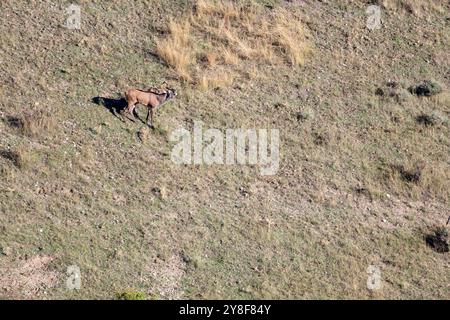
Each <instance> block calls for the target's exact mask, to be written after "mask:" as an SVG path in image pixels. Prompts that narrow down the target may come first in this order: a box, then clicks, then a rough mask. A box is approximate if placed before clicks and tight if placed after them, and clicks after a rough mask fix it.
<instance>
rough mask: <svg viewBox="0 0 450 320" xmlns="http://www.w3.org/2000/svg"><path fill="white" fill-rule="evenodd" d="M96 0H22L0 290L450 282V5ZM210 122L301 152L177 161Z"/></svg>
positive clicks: (403, 294)
mask: <svg viewBox="0 0 450 320" xmlns="http://www.w3.org/2000/svg"><path fill="white" fill-rule="evenodd" d="M75 3H76V4H78V5H80V7H81V25H80V27H81V28H80V29H69V28H67V26H66V20H67V19H68V16H69V13H68V12H67V11H66V8H67V7H68V6H69V5H70V4H71V2H70V1H58V2H55V1H50V0H32V1H24V0H14V1H12V0H3V1H1V2H0V18H1V19H0V43H1V50H0V64H1V68H0V136H1V139H0V298H3V299H182V298H188V299H194V298H200V299H212V298H218V299H260V298H273V299H330V298H333V299H339V298H341V299H343V298H345V299H352V298H355V299H413V298H418V299H448V298H450V282H449V279H450V268H449V267H450V256H449V253H448V228H449V227H450V226H447V227H446V226H445V223H446V222H447V219H448V217H449V215H450V120H449V117H450V93H449V91H448V90H449V88H450V47H449V43H450V39H449V38H450V23H449V21H450V4H449V3H448V1H443V0H442V1H437V0H433V1H412V0H397V1H396V0H378V1H344V0H337V1H328V0H327V1H325V0H324V1H301V0H291V1H282V0H254V1H252V0H247V1H238V2H237V3H236V2H232V1H213V0H212V1H205V0H203V1H200V0H199V1H195V0H183V1H182V0H176V1H170V2H167V1H162V0H136V1H123V0H111V1H106V0H105V1H100V0H92V1H88V0H79V1H75ZM370 5H377V6H378V8H380V10H381V25H380V28H369V27H368V26H367V23H368V22H367V20H368V13H367V12H366V10H367V8H368V7H369V6H370ZM164 81H166V82H167V83H168V84H170V85H171V86H173V87H175V88H176V89H177V93H178V95H177V97H176V98H175V99H173V100H172V101H170V102H168V103H167V104H165V105H164V106H163V107H162V108H161V109H159V110H158V111H157V113H156V115H155V119H154V126H155V127H154V129H150V128H148V127H146V126H145V124H144V123H142V122H140V121H139V120H136V121H135V122H132V121H126V122H123V121H122V120H121V118H120V117H119V116H117V112H119V111H120V110H121V108H123V93H124V92H125V91H126V90H127V89H129V88H142V89H145V88H150V87H154V86H159V85H160V84H161V83H163V82H164ZM137 110H138V113H139V116H140V118H142V119H144V118H145V115H146V108H145V107H143V106H139V107H137ZM194 121H202V122H203V126H204V127H205V128H217V129H219V130H221V131H225V130H226V129H229V128H244V129H251V128H255V129H279V130H280V156H281V159H280V167H279V170H278V171H277V172H276V174H274V175H268V176H262V175H261V174H260V170H259V168H258V166H257V165H217V164H216V165H206V164H204V165H178V164H175V163H174V162H172V161H171V152H172V148H173V145H174V143H173V142H172V141H170V135H171V132H173V130H175V129H177V128H185V129H187V130H192V128H193V126H194ZM70 266H75V269H76V268H79V271H80V279H81V283H80V286H79V289H76V288H75V289H73V287H71V286H70V279H73V278H71V277H73V274H72V273H71V272H70V270H74V268H73V267H71V268H69V267H70ZM68 268H69V273H68ZM374 275H375V276H377V277H379V281H378V280H377V279H375V282H373V277H374ZM68 280H69V281H68ZM374 283H375V285H374Z"/></svg>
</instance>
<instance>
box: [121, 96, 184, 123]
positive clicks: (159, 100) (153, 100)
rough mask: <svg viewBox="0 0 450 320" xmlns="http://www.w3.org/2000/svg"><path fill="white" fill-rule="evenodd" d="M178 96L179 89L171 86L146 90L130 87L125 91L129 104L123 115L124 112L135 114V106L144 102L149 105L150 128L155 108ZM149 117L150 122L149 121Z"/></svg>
mask: <svg viewBox="0 0 450 320" xmlns="http://www.w3.org/2000/svg"><path fill="white" fill-rule="evenodd" d="M176 96H177V91H176V90H175V89H173V88H169V87H166V88H165V89H158V88H149V89H148V90H146V91H144V90H140V89H129V90H127V92H125V99H126V100H127V104H128V106H127V107H126V108H125V110H124V111H123V114H122V116H124V114H132V115H133V116H134V108H135V107H136V105H137V104H142V105H144V106H146V107H147V118H146V120H145V122H146V123H147V125H148V126H149V127H150V128H153V113H154V112H155V110H156V109H157V108H159V107H161V106H162V105H163V104H165V103H166V102H167V101H169V100H171V99H173V98H174V97H176ZM149 117H150V124H149V122H148V119H149ZM127 118H128V117H127ZM128 119H129V118H128ZM130 120H131V119H130Z"/></svg>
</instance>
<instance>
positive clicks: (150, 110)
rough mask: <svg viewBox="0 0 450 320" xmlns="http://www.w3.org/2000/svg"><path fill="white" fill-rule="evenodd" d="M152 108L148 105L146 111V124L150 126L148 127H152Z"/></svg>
mask: <svg viewBox="0 0 450 320" xmlns="http://www.w3.org/2000/svg"><path fill="white" fill-rule="evenodd" d="M153 111H154V110H153V108H152V107H149V108H148V113H147V125H148V126H149V127H150V128H152V129H153V128H154V127H153ZM149 116H150V124H149V123H148V118H149Z"/></svg>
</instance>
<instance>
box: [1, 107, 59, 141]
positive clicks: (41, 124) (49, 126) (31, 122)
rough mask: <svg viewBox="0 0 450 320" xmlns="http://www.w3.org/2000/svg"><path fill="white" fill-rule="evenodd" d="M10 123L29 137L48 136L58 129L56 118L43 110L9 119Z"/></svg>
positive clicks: (28, 112) (27, 112)
mask: <svg viewBox="0 0 450 320" xmlns="http://www.w3.org/2000/svg"><path fill="white" fill-rule="evenodd" d="M8 123H9V125H10V126H11V127H14V128H16V129H17V130H19V131H20V132H21V133H22V134H23V135H26V136H29V137H36V136H38V135H47V134H50V133H52V132H53V131H54V130H55V128H56V121H55V118H54V116H52V114H51V113H49V112H47V111H43V110H33V111H26V112H24V113H22V114H21V115H19V116H17V117H9V118H8Z"/></svg>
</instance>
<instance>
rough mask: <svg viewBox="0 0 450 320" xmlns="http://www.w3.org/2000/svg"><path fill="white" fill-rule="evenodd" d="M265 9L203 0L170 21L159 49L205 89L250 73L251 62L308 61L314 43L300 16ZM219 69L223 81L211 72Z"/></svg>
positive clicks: (181, 73)
mask: <svg viewBox="0 0 450 320" xmlns="http://www.w3.org/2000/svg"><path fill="white" fill-rule="evenodd" d="M264 10H265V9H264V7H263V6H261V5H260V4H258V3H256V2H254V1H247V2H245V3H236V2H233V1H225V0H223V1H205V0H198V1H197V2H196V5H195V6H194V8H193V9H192V11H191V12H188V13H187V14H186V15H185V16H184V17H182V18H180V19H179V20H177V21H176V20H174V19H172V18H171V19H170V20H169V22H168V26H167V29H168V32H169V36H168V37H166V38H163V39H157V41H156V44H157V47H156V52H157V54H158V55H159V56H160V58H161V59H163V60H164V61H165V62H166V63H167V64H168V65H169V66H170V67H171V68H172V69H173V70H174V71H175V72H176V73H177V75H178V76H179V78H180V79H183V80H187V81H189V82H191V83H193V84H198V88H200V89H203V90H207V89H208V88H216V87H222V86H226V85H231V84H232V83H233V79H236V78H239V77H244V76H245V75H246V68H245V64H246V61H249V60H250V61H252V62H254V63H258V64H259V65H261V66H267V64H269V65H277V64H280V63H283V64H286V63H287V64H290V65H292V66H301V65H303V64H304V62H305V58H306V57H307V55H308V54H309V53H310V52H311V46H310V45H309V44H308V43H307V41H306V38H305V31H304V28H303V26H302V23H301V22H300V20H299V19H298V18H297V17H295V16H294V15H293V14H291V13H290V12H289V11H287V10H284V9H282V8H277V9H275V10H274V12H272V13H270V14H267V12H265V11H264ZM190 40H192V41H190ZM211 48H220V50H219V51H215V50H212V49H211ZM219 67H220V69H223V70H224V71H225V74H227V76H225V77H223V79H219V77H217V76H215V75H211V74H208V72H207V69H211V68H219Z"/></svg>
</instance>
